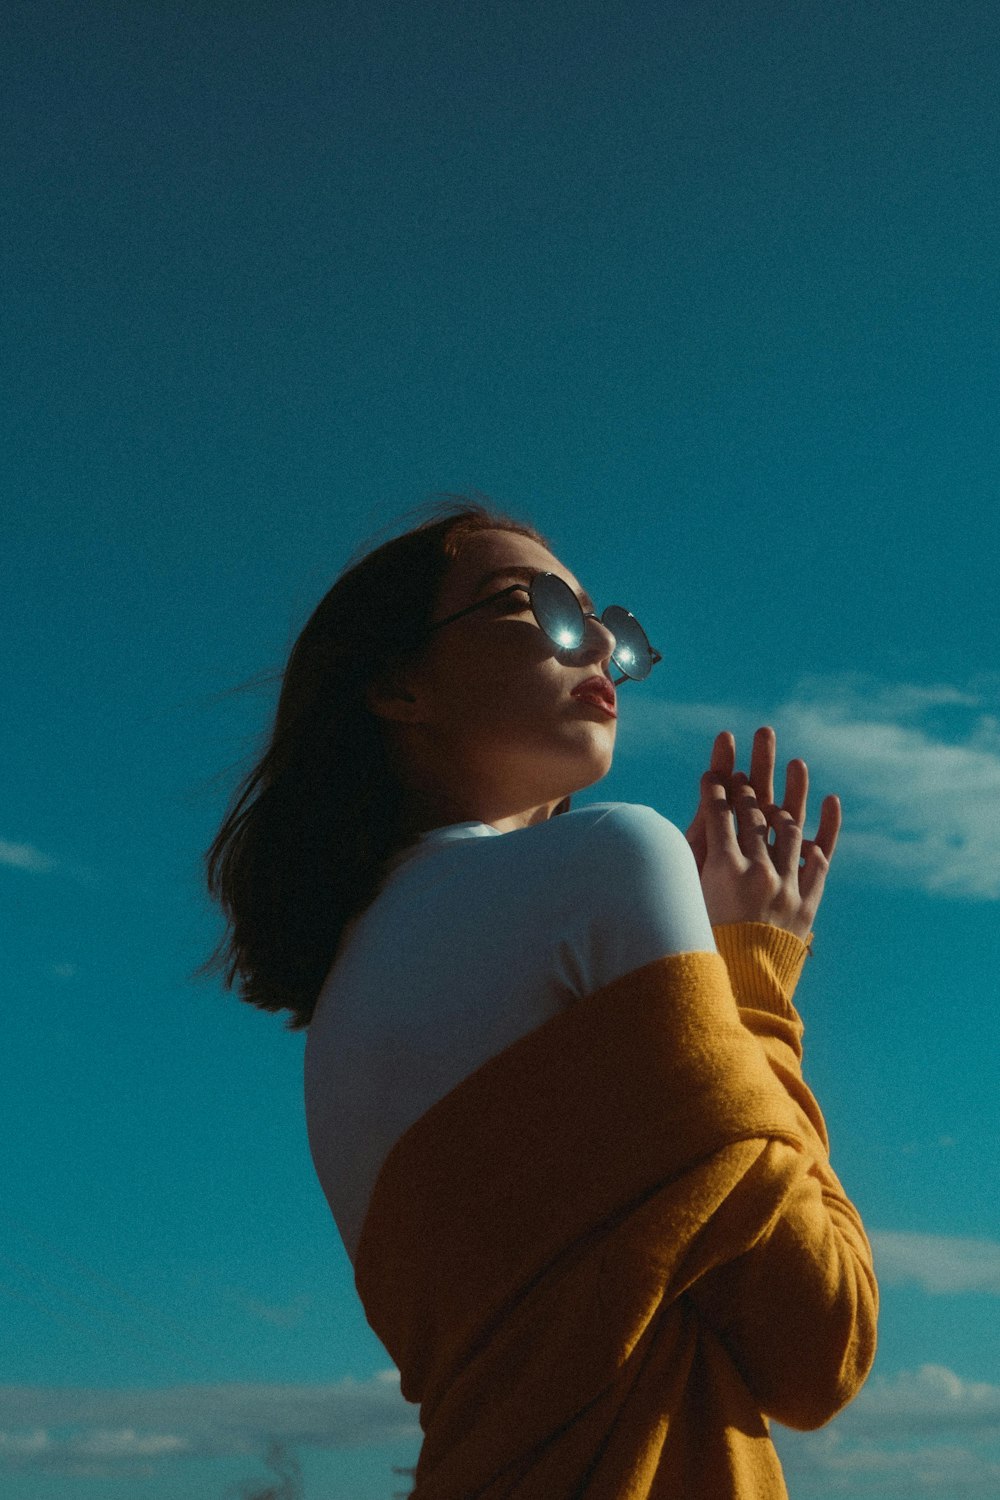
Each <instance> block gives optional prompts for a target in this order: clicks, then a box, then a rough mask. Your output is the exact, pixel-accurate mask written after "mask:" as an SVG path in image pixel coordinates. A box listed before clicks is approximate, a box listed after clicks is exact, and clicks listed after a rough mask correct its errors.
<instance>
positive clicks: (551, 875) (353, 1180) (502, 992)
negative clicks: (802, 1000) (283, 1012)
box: [305, 802, 716, 1263]
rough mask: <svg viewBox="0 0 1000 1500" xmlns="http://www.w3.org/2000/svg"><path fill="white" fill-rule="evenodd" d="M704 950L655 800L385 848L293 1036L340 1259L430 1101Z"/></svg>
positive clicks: (700, 926) (686, 866) (694, 905)
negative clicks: (595, 996)
mask: <svg viewBox="0 0 1000 1500" xmlns="http://www.w3.org/2000/svg"><path fill="white" fill-rule="evenodd" d="M715 951H716V946H715V940H714V938H713V936H712V929H711V925H710V923H709V919H708V913H707V911H706V909H705V901H704V897H703V895H702V891H701V884H700V881H699V879H698V871H697V867H696V865H695V861H694V855H693V853H692V851H691V848H690V846H689V845H688V842H687V840H686V838H685V837H684V835H683V834H682V833H681V831H680V830H679V829H678V828H677V827H676V826H675V825H674V824H673V823H670V822H669V821H668V820H667V819H666V818H664V817H662V816H661V814H660V813H658V812H656V811H655V810H654V809H653V808H651V807H645V806H642V805H640V804H636V803H629V802H598V803H592V804H591V805H590V806H588V807H581V808H577V809H575V810H573V811H571V812H568V813H564V814H562V815H561V816H559V817H556V818H551V819H549V820H548V821H547V822H544V823H536V824H533V825H532V826H531V827H529V828H519V829H516V830H514V831H513V832H509V833H501V832H500V831H499V829H496V828H493V827H492V826H491V825H490V824H488V823H479V822H468V823H454V824H451V825H449V826H448V827H444V828H435V829H432V830H431V831H430V832H429V833H425V834H422V835H421V837H420V838H419V839H418V841H417V842H416V843H415V844H413V845H411V846H410V847H409V848H407V849H404V850H402V851H401V852H400V853H398V854H396V855H395V856H394V857H393V858H392V859H391V860H390V861H389V862H388V864H387V866H386V872H385V876H384V879H383V883H382V885H381V887H380V890H379V893H378V895H377V896H376V897H375V900H374V901H373V902H372V903H371V905H370V906H368V907H367V908H366V910H365V911H363V912H362V913H361V914H360V916H358V917H356V918H355V919H354V920H353V922H351V923H350V924H349V925H348V927H347V929H346V931H345V934H344V938H343V940H342V942H341V944H340V947H339V949H338V952H337V956H336V958H335V960H334V963H333V966H332V967H331V969H330V973H329V974H328V976H327V978H326V981H325V983H324V985H323V988H322V990H321V992H320V996H319V999H318V1001H317V1004H316V1009H315V1012H314V1015H313V1019H312V1022H311V1024H310V1027H309V1032H308V1036H307V1039H306V1049H305V1107H306V1125H307V1129H308V1134H309V1145H310V1150H311V1152H312V1158H313V1163H314V1165H315V1168H316V1173H317V1176H318V1177H319V1180H320V1183H321V1185H322V1188H323V1191H324V1193H325V1194H326V1198H327V1201H328V1202H329V1205H330V1209H331V1211H332V1213H333V1217H334V1219H335V1220H336V1222H337V1226H338V1228H339V1230H340V1233H341V1237H342V1239H343V1241H344V1246H345V1248H346V1250H347V1253H348V1255H349V1257H350V1259H351V1261H352V1263H353V1261H354V1257H355V1253H356V1249H357V1243H358V1239H359V1236H360V1233H361V1226H362V1223H363V1222H364V1216H365V1213H366V1211H367V1207H368V1202H369V1199H370V1197H371V1192H372V1189H373V1187H374V1185H375V1180H376V1178H377V1176H378V1172H379V1169H380V1167H381V1165H382V1162H383V1161H384V1160H385V1157H386V1156H387V1155H388V1153H389V1151H390V1150H391V1149H392V1147H393V1145H394V1144H395V1142H396V1141H397V1140H398V1139H399V1137H400V1136H401V1135H402V1134H403V1133H404V1132H405V1131H406V1130H407V1128H408V1127H409V1126H410V1125H412V1124H413V1123H414V1121H416V1120H417V1119H419V1118H420V1116H421V1115H422V1114H424V1113H425V1112H426V1111H427V1110H428V1109H430V1108H431V1107H432V1106H433V1105H434V1104H435V1103H436V1102H437V1101H438V1100H439V1099H441V1098H443V1097H444V1095H445V1094H447V1093H449V1092H450V1091H451V1090H452V1089H453V1088H455V1087H456V1086H457V1085H458V1084H459V1083H461V1082H462V1080H463V1079H465V1078H467V1077H468V1076H469V1074H471V1073H472V1072H474V1071H475V1070H476V1068H478V1067H480V1066H481V1065H482V1064H483V1063H484V1062H486V1061H487V1060H488V1059H489V1058H491V1057H493V1056H495V1055H496V1054H497V1053H499V1052H502V1051H503V1050H504V1048H506V1047H509V1046H510V1045H511V1044H512V1043H513V1042H515V1041H517V1040H518V1038H520V1037H522V1036H524V1035H525V1034H526V1033H527V1032H529V1031H532V1030H534V1028H535V1027H537V1026H540V1025H541V1024H542V1023H543V1022H544V1021H546V1020H548V1019H549V1018H550V1017H551V1016H553V1015H555V1014H556V1013H557V1012H558V1011H560V1010H562V1009H563V1008H565V1007H566V1006H567V1005H571V1004H572V1003H573V1002H574V1000H578V999H581V998H583V997H584V996H585V995H589V994H591V993H592V992H593V991H594V990H596V989H599V988H600V987H602V986H603V985H606V984H610V983H611V982H612V980H615V979H619V978H621V976H622V975H624V974H628V973H630V972H631V971H632V970H633V969H638V968H641V967H642V966H643V965H644V964H647V963H650V962H652V960H653V959H655V958H659V957H662V956H663V955H665V954H668V953H687V952H713V953H714V952H715Z"/></svg>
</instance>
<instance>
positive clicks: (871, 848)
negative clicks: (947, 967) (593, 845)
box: [621, 674, 1000, 901]
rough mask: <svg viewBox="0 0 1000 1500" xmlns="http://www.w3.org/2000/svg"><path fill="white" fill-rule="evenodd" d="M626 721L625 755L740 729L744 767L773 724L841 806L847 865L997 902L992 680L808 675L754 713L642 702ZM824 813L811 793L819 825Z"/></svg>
mask: <svg viewBox="0 0 1000 1500" xmlns="http://www.w3.org/2000/svg"><path fill="white" fill-rule="evenodd" d="M623 720H624V723H623V729H624V734H623V735H622V738H621V748H622V750H623V752H624V753H625V754H628V753H629V751H630V750H632V751H643V750H647V749H650V748H652V747H654V746H656V745H665V744H669V745H671V746H673V747H674V748H677V749H682V748H688V747H689V746H690V742H691V739H692V736H694V735H696V736H698V738H699V739H700V740H702V741H703V742H704V743H706V744H707V743H708V742H710V740H711V737H712V736H713V735H715V734H716V733H718V731H719V730H720V729H732V730H733V732H734V733H735V734H736V737H737V746H738V751H739V758H740V764H741V765H746V763H747V761H748V751H749V745H750V739H751V737H752V734H753V731H754V729H755V728H756V727H757V726H758V725H759V724H761V723H765V722H769V723H772V724H773V725H774V727H775V729H776V730H777V733H778V757H779V764H783V763H784V761H787V760H788V759H790V758H791V757H792V756H793V755H795V756H801V757H802V758H803V759H805V760H806V761H807V763H808V765H809V769H810V778H811V782H812V786H813V788H814V790H815V793H816V794H818V795H819V796H822V795H824V794H825V793H826V792H828V791H830V792H837V794H838V795H839V796H840V798H841V801H842V803H843V805H844V829H843V832H842V833H841V837H840V842H839V844H838V847H837V854H836V859H837V861H838V864H839V865H840V867H841V868H842V869H845V870H847V869H851V870H853V871H854V873H855V874H857V875H860V876H861V877H863V878H865V879H869V880H874V881H877V882H879V883H882V884H890V885H897V886H904V887H909V888H915V889H921V890H924V891H926V892H928V893H930V894H932V895H935V896H941V897H952V898H964V899H973V900H986V901H996V900H1000V688H998V684H997V683H996V682H995V681H994V680H993V679H989V680H984V682H983V683H981V684H979V685H978V686H977V688H976V689H975V690H972V689H969V688H965V687H957V686H955V685H953V684H947V683H938V684H931V685H919V684H912V683H884V682H880V681H878V680H877V679H875V678H872V677H865V676H863V675H861V674H854V675H851V676H843V677H835V678H817V677H810V678H805V679H803V680H802V681H801V682H800V683H799V684H798V687H797V689H796V691H795V693H794V695H793V696H792V697H791V698H789V699H788V700H786V701H785V702H783V703H776V704H772V705H760V706H759V707H757V708H756V709H754V710H752V711H751V710H749V709H747V708H745V707H743V706H742V705H734V704H731V703H722V702H718V703H671V702H664V701H663V700H655V699H651V698H646V699H644V700H643V699H639V698H638V696H637V697H636V699H635V701H634V702H633V703H630V704H629V709H628V714H627V715H623ZM777 790H778V793H779V795H780V791H781V781H780V779H779V781H778V786H777ZM817 810H818V809H817V805H816V798H815V797H814V799H813V818H814V819H815V814H816V811H817ZM692 811H693V804H692ZM814 826H815V822H813V823H812V824H811V827H814Z"/></svg>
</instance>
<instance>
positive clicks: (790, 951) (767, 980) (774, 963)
mask: <svg viewBox="0 0 1000 1500" xmlns="http://www.w3.org/2000/svg"><path fill="white" fill-rule="evenodd" d="M712 933H713V935H714V937H715V945H716V947H717V948H718V950H719V953H720V954H721V956H722V958H723V960H724V962H725V965H726V968H727V969H728V970H729V980H730V983H731V984H732V987H733V994H734V995H735V996H736V1003H737V1004H738V1005H743V1006H751V1007H754V1008H755V1009H758V1010H778V1011H779V1012H780V1011H783V1010H784V1009H785V1007H786V1006H790V1005H791V1001H792V996H793V995H794V993H795V986H796V985H797V984H798V982H799V976H800V974H801V973H802V966H803V964H804V963H805V961H806V957H807V955H808V953H809V943H810V942H811V941H812V933H810V934H809V936H808V938H807V939H806V940H805V942H803V941H802V939H801V938H797V937H796V936H795V934H794V932H787V931H786V930H785V928H783V927H775V926H774V925H773V924H772V923H770V922H724V923H722V924H721V925H720V926H719V927H713V928H712Z"/></svg>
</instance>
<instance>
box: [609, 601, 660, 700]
mask: <svg viewBox="0 0 1000 1500" xmlns="http://www.w3.org/2000/svg"><path fill="white" fill-rule="evenodd" d="M601 624H602V625H606V626H607V627H608V629H609V630H610V631H611V634H612V635H613V636H614V638H615V649H614V651H613V652H612V653H611V660H612V661H613V662H614V664H615V666H616V667H618V669H619V670H620V671H622V672H624V673H625V675H626V677H631V678H632V680H633V682H641V681H642V679H643V678H644V677H648V676H649V674H650V672H651V671H652V669H653V652H652V648H651V646H650V644H649V641H648V639H647V638H646V632H645V631H644V630H643V628H642V626H641V625H640V624H639V621H638V620H637V619H636V617H635V615H633V614H631V613H630V612H629V611H628V610H627V609H623V608H622V607H621V605H620V604H609V605H608V608H607V609H606V610H605V611H604V613H603V615H602V616H601Z"/></svg>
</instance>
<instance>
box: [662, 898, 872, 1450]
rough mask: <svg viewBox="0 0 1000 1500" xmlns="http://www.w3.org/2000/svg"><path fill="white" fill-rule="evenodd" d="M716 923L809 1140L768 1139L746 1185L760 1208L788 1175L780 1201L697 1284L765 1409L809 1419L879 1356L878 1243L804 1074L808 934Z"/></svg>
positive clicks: (705, 1315) (749, 1015) (845, 1396)
mask: <svg viewBox="0 0 1000 1500" xmlns="http://www.w3.org/2000/svg"><path fill="white" fill-rule="evenodd" d="M714 935H715V939H716V942H717V945H718V949H719V953H720V954H721V955H722V957H723V959H724V960H725V963H726V966H727V968H728V970H729V974H730V979H731V983H732V988H733V993H734V995H735V997H736V1001H737V1005H738V1008H739V1014H740V1020H741V1022H742V1024H743V1025H744V1026H745V1027H746V1028H747V1029H748V1030H749V1031H750V1032H751V1033H752V1034H753V1035H754V1036H755V1037H757V1039H758V1041H759V1042H760V1043H761V1045H762V1047H763V1049H764V1051H765V1053H766V1056H767V1059H768V1063H769V1065H770V1068H771V1070H772V1072H773V1073H774V1075H775V1077H776V1078H777V1079H778V1080H779V1081H780V1082H781V1084H782V1085H783V1087H784V1089H785V1090H786V1092H787V1094H788V1095H789V1097H790V1099H791V1101H792V1103H793V1106H794V1109H795V1113H796V1115H797V1117H798V1121H799V1130H798V1134H799V1136H800V1139H801V1143H802V1149H801V1150H799V1149H796V1147H795V1146H793V1145H791V1144H790V1143H789V1142H787V1141H782V1140H770V1141H768V1142H767V1143H766V1145H765V1147H764V1149H763V1150H762V1152H761V1153H760V1155H759V1156H758V1158H757V1160H756V1162H755V1163H754V1166H753V1167H752V1168H751V1170H750V1171H749V1172H748V1173H747V1174H746V1177H745V1178H744V1179H743V1181H742V1182H741V1184H740V1187H739V1188H738V1189H737V1196H738V1197H740V1198H745V1200H746V1205H747V1207H748V1209H749V1207H750V1205H751V1204H752V1203H753V1202H754V1201H755V1197H756V1195H757V1193H759V1191H760V1190H761V1188H762V1187H764V1186H765V1184H766V1181H767V1180H773V1179H775V1178H778V1179H782V1180H784V1182H785V1183H786V1184H787V1188H786V1191H785V1192H784V1193H783V1194H782V1198H781V1208H780V1210H779V1211H778V1213H777V1214H776V1215H775V1216H774V1218H773V1219H772V1220H771V1222H770V1223H768V1224H767V1225H766V1226H765V1227H764V1229H763V1231H762V1233H761V1234H760V1236H759V1238H758V1239H757V1240H756V1242H755V1243H754V1244H753V1246H752V1247H751V1248H750V1249H749V1250H747V1251H746V1252H745V1253H743V1254H742V1255H740V1256H739V1257H738V1258H736V1259H735V1260H732V1261H729V1262H728V1263H726V1264H723V1265H719V1266H716V1267H714V1268H713V1269H712V1270H710V1271H708V1272H706V1274H705V1275H704V1276H702V1277H701V1278H699V1279H698V1280H697V1281H696V1282H695V1283H694V1284H693V1285H692V1286H691V1287H690V1288H689V1290H688V1294H687V1295H688V1296H689V1298H690V1300H691V1301H692V1303H693V1304H694V1306H695V1308H696V1309H697V1312H698V1314H699V1316H700V1317H701V1318H702V1320H703V1322H704V1323H705V1324H706V1325H707V1326H708V1327H709V1328H711V1329H712V1330H713V1331H714V1332H715V1333H716V1334H717V1336H718V1337H719V1338H720V1339H721V1341H722V1343H723V1344H724V1345H725V1347H726V1349H727V1350H728V1352H729V1355H730V1357H731V1358H732V1360H733V1363H734V1364H735V1365H736V1368H737V1369H738V1370H739V1372H740V1374H741V1376H742V1377H743V1379H744V1381H745V1383H746V1385H747V1386H748V1388H749V1389H750V1391H751V1392H752V1393H753V1395H754V1396H755V1398H756V1399H757V1401H758V1402H759V1404H760V1407H761V1410H762V1411H763V1412H764V1413H765V1415H767V1416H769V1417H773V1418H774V1419H775V1420H776V1421H779V1422H782V1423H784V1424H785V1425H786V1426H788V1427H794V1428H798V1429H800V1430H809V1429H811V1428H815V1427H820V1426H822V1425H823V1424H824V1423H825V1422H828V1421H830V1420H831V1418H833V1417H834V1416H835V1415H836V1414H837V1412H838V1411H839V1410H840V1409H841V1408H842V1407H843V1406H845V1405H846V1404H847V1403H848V1402H849V1401H851V1400H852V1399H853V1398H854V1396H856V1395H857V1393H858V1391H859V1390H860V1388H861V1386H862V1384H863V1383H864V1381H865V1378H866V1377H867V1375H868V1372H869V1370H870V1368H871V1365H872V1362H873V1360H874V1357H875V1344H876V1322H877V1315H878V1287H877V1284H876V1281H875V1275H874V1269H873V1265H872V1254H871V1247H870V1245H869V1242H868V1239H867V1236H866V1234H865V1231H864V1227H863V1225H862V1222H861V1218H860V1216H859V1214H858V1212H857V1209H856V1208H855V1207H854V1205H853V1204H852V1203H851V1202H850V1200H849V1199H848V1197H847V1195H846V1194H845V1192H844V1190H843V1187H842V1186H841V1184H840V1182H839V1180H838V1179H837V1177H836V1175H835V1173H834V1172H833V1169H832V1168H831V1166H830V1157H829V1140H828V1137H827V1131H826V1126H825V1123H824V1121H823V1116H822V1114H821V1112H820V1109H819V1105H818V1104H817V1102H816V1100H815V1098H814V1097H813V1095H812V1093H811V1092H810V1090H809V1088H808V1087H807V1085H806V1083H805V1081H804V1079H803V1076H802V1066H801V1064H802V1034H803V1026H802V1022H801V1020H800V1019H799V1016H798V1014H797V1013H796V1011H795V1008H794V1007H793V1005H792V1003H791V996H792V993H793V991H794V988H795V984H796V982H797V980H798V977H799V974H800V973H801V970H802V965H803V962H804V960H805V957H806V951H807V950H806V946H805V944H803V943H802V942H800V940H799V939H798V938H796V937H795V936H794V935H793V934H791V933H788V932H785V931H783V930H782V929H780V928H777V927H773V926H771V925H769V924H765V923H757V922H755V923H734V924H730V925H725V926H719V927H716V928H715V929H714ZM729 1211H730V1212H736V1213H737V1214H738V1213H739V1211H740V1205H739V1204H738V1203H735V1202H734V1203H730V1205H729Z"/></svg>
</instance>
